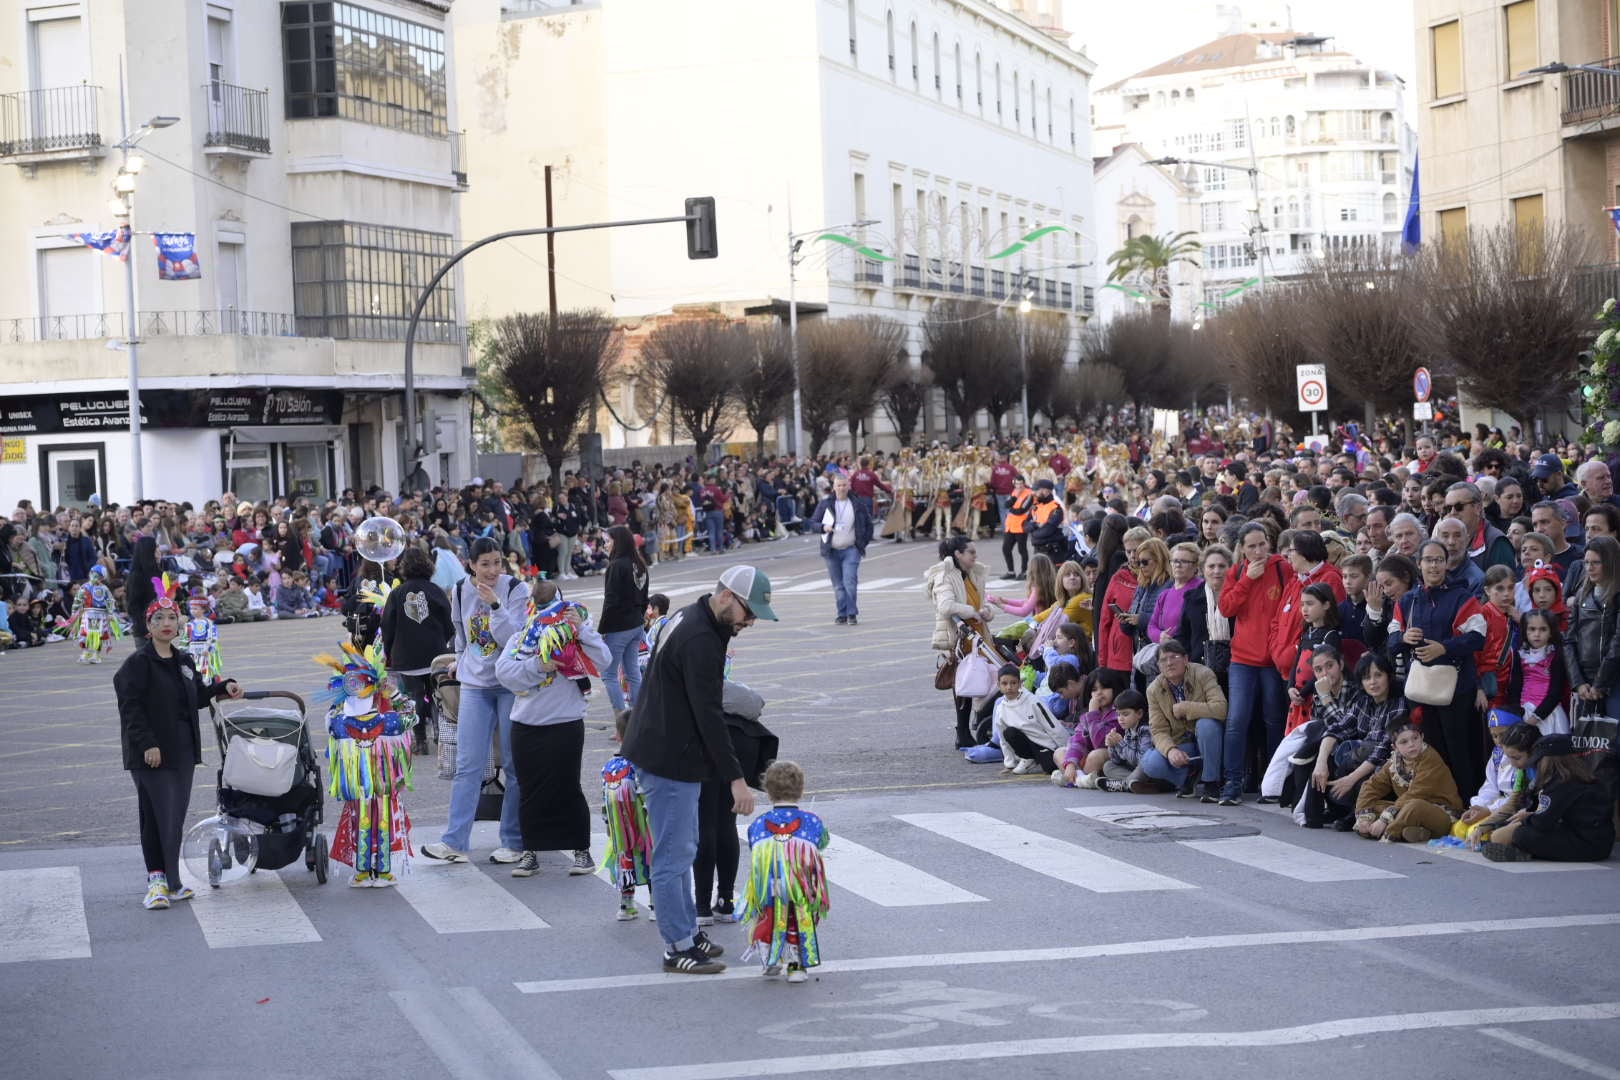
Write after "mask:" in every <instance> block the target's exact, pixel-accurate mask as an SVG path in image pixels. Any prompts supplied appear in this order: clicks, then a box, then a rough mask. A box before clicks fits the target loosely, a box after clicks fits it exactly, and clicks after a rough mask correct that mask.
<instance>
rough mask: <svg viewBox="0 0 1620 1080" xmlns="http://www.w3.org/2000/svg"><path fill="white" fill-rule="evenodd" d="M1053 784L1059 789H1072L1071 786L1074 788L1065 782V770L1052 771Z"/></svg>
mask: <svg viewBox="0 0 1620 1080" xmlns="http://www.w3.org/2000/svg"><path fill="white" fill-rule="evenodd" d="M1052 783H1053V784H1054V785H1055V786H1057V787H1070V786H1072V785H1071V784H1070V783H1069V782H1068V781H1067V780H1065V779H1064V778H1063V770H1062V769H1053V770H1052Z"/></svg>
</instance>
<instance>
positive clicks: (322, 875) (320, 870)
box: [315, 833, 328, 885]
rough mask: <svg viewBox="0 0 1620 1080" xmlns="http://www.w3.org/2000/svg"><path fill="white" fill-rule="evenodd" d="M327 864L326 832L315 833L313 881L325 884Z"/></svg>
mask: <svg viewBox="0 0 1620 1080" xmlns="http://www.w3.org/2000/svg"><path fill="white" fill-rule="evenodd" d="M327 866H328V860H327V853H326V834H325V833H316V834H315V881H316V883H317V884H319V885H325V884H326V870H327Z"/></svg>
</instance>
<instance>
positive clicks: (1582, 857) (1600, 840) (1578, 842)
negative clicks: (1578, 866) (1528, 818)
mask: <svg viewBox="0 0 1620 1080" xmlns="http://www.w3.org/2000/svg"><path fill="white" fill-rule="evenodd" d="M1513 846H1514V847H1516V848H1518V849H1519V850H1520V851H1523V852H1527V853H1528V854H1530V855H1534V856H1535V857H1536V858H1538V859H1546V860H1548V861H1549V862H1602V861H1603V860H1605V859H1607V858H1608V857H1609V855H1610V853H1611V852H1613V851H1614V836H1613V835H1612V834H1610V835H1607V836H1582V835H1580V834H1579V833H1573V832H1568V831H1564V832H1546V831H1543V830H1540V829H1527V828H1525V827H1524V826H1523V825H1520V826H1519V827H1518V828H1517V829H1514V830H1513Z"/></svg>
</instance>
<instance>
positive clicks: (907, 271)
mask: <svg viewBox="0 0 1620 1080" xmlns="http://www.w3.org/2000/svg"><path fill="white" fill-rule="evenodd" d="M899 284H901V285H903V286H905V287H906V288H908V289H920V288H922V259H921V258H920V257H919V256H916V255H906V256H903V257H902V259H901V263H900V282H899Z"/></svg>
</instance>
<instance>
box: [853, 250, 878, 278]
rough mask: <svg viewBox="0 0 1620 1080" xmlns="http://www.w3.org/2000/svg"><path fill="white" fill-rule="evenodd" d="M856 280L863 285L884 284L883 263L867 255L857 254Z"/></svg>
mask: <svg viewBox="0 0 1620 1080" xmlns="http://www.w3.org/2000/svg"><path fill="white" fill-rule="evenodd" d="M855 280H856V281H857V282H859V283H860V284H862V285H881V284H883V263H882V262H881V261H879V260H877V259H868V258H867V257H866V256H865V255H857V256H855Z"/></svg>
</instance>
